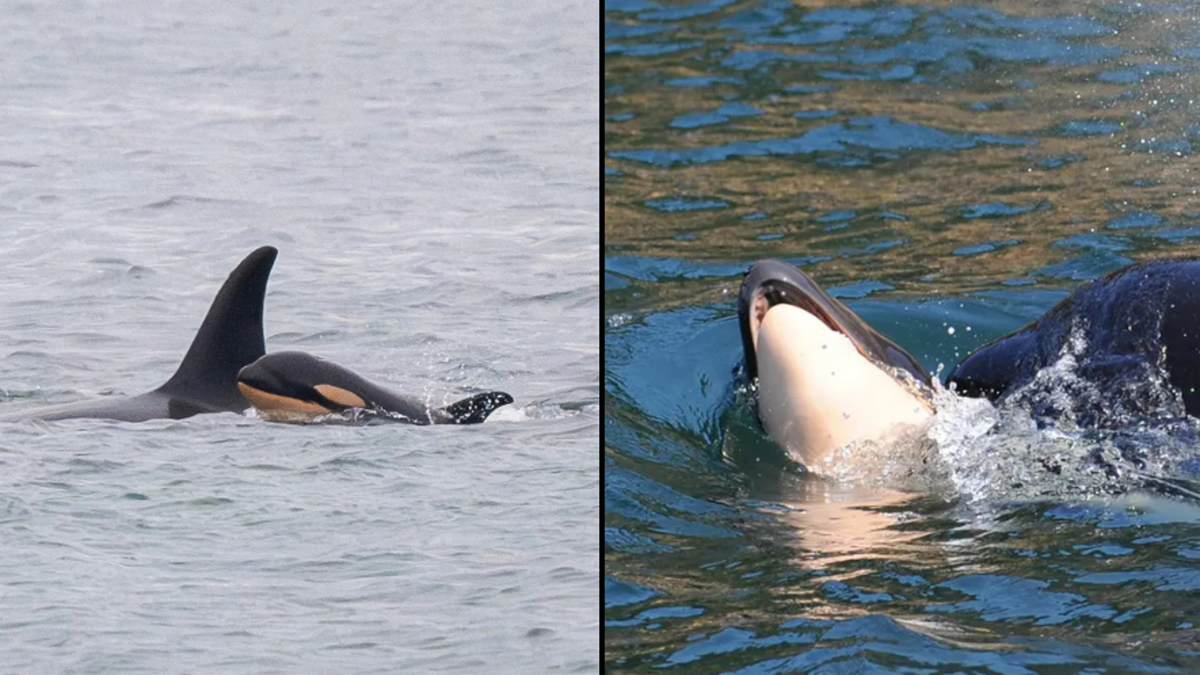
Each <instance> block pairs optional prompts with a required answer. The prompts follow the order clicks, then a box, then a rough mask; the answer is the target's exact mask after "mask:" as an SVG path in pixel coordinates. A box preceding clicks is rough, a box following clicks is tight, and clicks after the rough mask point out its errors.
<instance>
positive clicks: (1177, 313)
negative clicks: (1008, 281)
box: [948, 259, 1200, 427]
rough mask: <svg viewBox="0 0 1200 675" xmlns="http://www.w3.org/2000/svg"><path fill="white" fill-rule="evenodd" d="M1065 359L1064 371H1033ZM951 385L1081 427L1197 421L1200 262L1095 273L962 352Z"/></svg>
mask: <svg viewBox="0 0 1200 675" xmlns="http://www.w3.org/2000/svg"><path fill="white" fill-rule="evenodd" d="M1064 358H1069V361H1070V363H1069V364H1068V365H1069V366H1070V367H1069V368H1067V369H1065V370H1063V372H1055V373H1052V374H1053V375H1054V376H1053V377H1045V376H1043V377H1042V378H1039V377H1038V375H1039V373H1041V372H1042V371H1043V369H1045V368H1047V367H1050V366H1053V365H1054V364H1056V363H1060V362H1062V361H1063V359H1064ZM948 382H949V384H950V385H951V386H952V387H953V388H954V389H955V390H956V391H957V392H958V393H959V394H963V395H966V396H976V397H987V398H989V399H992V400H994V401H997V400H1003V399H1007V398H1009V397H1012V396H1014V395H1016V396H1022V397H1024V398H1023V399H1022V400H1023V402H1025V403H1029V404H1031V406H1032V408H1033V412H1034V413H1035V415H1037V416H1038V417H1041V418H1049V417H1059V416H1062V415H1070V416H1072V417H1073V418H1074V420H1075V421H1076V422H1077V423H1078V424H1081V425H1083V426H1098V427H1107V426H1123V425H1127V424H1131V423H1140V422H1145V421H1148V420H1154V419H1160V420H1163V419H1168V420H1169V419H1172V418H1181V417H1183V415H1184V414H1187V415H1191V416H1192V417H1200V259H1170V260H1155V261H1151V262H1145V263H1140V264H1134V265H1130V266H1128V267H1124V268H1122V269H1119V270H1117V271H1115V272H1112V273H1111V274H1108V275H1107V276H1104V277H1102V278H1099V279H1095V280H1093V281H1091V282H1089V283H1087V284H1085V285H1084V286H1081V287H1080V288H1078V289H1076V290H1075V291H1074V292H1073V293H1071V294H1070V295H1069V296H1067V298H1065V299H1064V300H1062V301H1061V302H1059V303H1058V304H1057V305H1055V306H1054V307H1052V308H1051V309H1050V310H1049V311H1048V312H1046V313H1045V314H1043V315H1042V316H1041V317H1040V318H1038V319H1037V320H1035V321H1034V322H1032V323H1030V324H1029V325H1027V326H1025V327H1024V328H1021V329H1018V330H1016V331H1013V332H1012V333H1009V334H1008V335H1005V336H1003V337H1001V338H999V339H997V340H994V341H992V342H990V343H988V344H986V345H984V346H982V347H980V348H978V349H976V350H975V351H973V352H971V353H970V354H968V355H967V357H966V358H964V359H963V360H962V361H961V362H960V363H959V364H958V365H957V366H955V367H954V370H953V371H951V373H950V377H949V379H948ZM1042 394H1049V395H1042Z"/></svg>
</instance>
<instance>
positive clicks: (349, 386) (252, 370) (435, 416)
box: [238, 352, 513, 424]
mask: <svg viewBox="0 0 1200 675" xmlns="http://www.w3.org/2000/svg"><path fill="white" fill-rule="evenodd" d="M238 380H239V381H240V382H242V383H243V384H246V385H248V386H250V387H254V388H255V389H258V390H259V391H263V392H266V393H268V394H274V395H276V396H282V397H285V398H292V399H297V400H300V401H304V402H307V403H315V404H317V405H320V406H323V407H325V408H327V409H329V410H331V411H335V412H340V411H343V410H347V409H348V407H347V406H345V405H342V404H340V403H338V402H337V401H333V400H330V399H328V398H326V397H325V396H324V395H322V394H321V392H320V391H318V390H317V389H316V388H315V387H316V386H317V385H322V384H326V385H332V386H334V387H338V388H339V389H345V390H346V391H349V392H351V393H353V394H355V395H357V396H358V397H359V398H361V399H363V401H364V402H365V403H366V407H365V409H367V410H373V411H375V412H381V413H390V414H387V415H385V416H384V418H385V419H393V420H396V421H399V422H409V423H412V424H478V423H480V422H483V421H484V420H485V419H487V417H488V415H490V414H491V413H492V411H494V410H495V409H496V408H499V407H500V406H502V405H508V404H509V403H512V402H513V397H512V396H509V395H508V394H506V393H504V392H502V391H490V392H486V393H483V394H476V395H474V396H471V397H470V398H466V399H463V400H461V401H458V402H456V403H452V404H450V405H448V406H446V407H445V408H429V407H428V406H427V405H425V403H424V402H422V401H420V400H418V399H415V398H411V397H407V396H402V395H400V394H397V393H395V392H392V391H389V390H387V389H384V388H383V387H380V386H379V385H377V384H374V383H372V382H369V381H368V380H365V379H363V378H362V377H360V376H359V375H357V374H355V373H353V372H351V371H349V370H346V369H345V368H343V367H341V366H339V365H337V364H335V363H330V362H328V361H325V360H324V359H319V358H317V357H315V356H312V355H311V354H305V353H303V352H276V353H274V354H268V355H266V356H264V357H262V358H260V359H258V360H257V361H255V362H254V363H252V364H250V365H248V366H246V367H245V368H243V369H242V371H241V373H239V374H238Z"/></svg>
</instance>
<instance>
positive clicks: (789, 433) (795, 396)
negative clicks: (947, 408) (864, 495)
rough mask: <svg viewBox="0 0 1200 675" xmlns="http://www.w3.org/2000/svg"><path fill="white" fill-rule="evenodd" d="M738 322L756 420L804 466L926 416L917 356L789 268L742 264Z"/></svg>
mask: <svg viewBox="0 0 1200 675" xmlns="http://www.w3.org/2000/svg"><path fill="white" fill-rule="evenodd" d="M738 323H739V325H740V327H741V333H742V350H743V352H744V355H745V374H746V377H747V378H748V379H749V380H750V381H751V382H753V381H754V380H755V379H757V380H758V405H757V409H758V417H759V420H760V421H761V422H762V424H763V427H764V428H765V429H766V431H767V433H768V435H770V437H771V439H772V440H774V441H775V443H776V444H778V445H779V446H781V447H783V448H784V449H785V450H786V451H788V452H789V454H791V456H792V457H793V458H794V459H796V460H797V461H798V462H800V463H801V464H803V465H805V466H809V467H812V466H815V465H818V464H819V463H820V462H821V461H822V460H824V459H825V458H826V457H828V455H829V453H830V452H832V451H833V450H836V449H837V448H840V447H843V446H845V445H847V444H848V443H851V442H853V441H865V440H875V439H879V438H881V437H883V436H884V435H885V434H886V433H887V432H888V431H889V430H890V429H892V428H893V427H894V426H895V425H898V424H920V423H921V422H923V421H924V420H926V419H927V418H928V417H929V416H930V415H931V414H932V413H933V408H932V403H931V401H930V398H931V390H930V389H929V386H930V382H931V380H930V378H929V375H928V373H926V372H925V370H924V369H923V368H922V367H921V365H920V364H919V363H917V360H916V359H914V358H913V357H912V356H911V355H910V354H909V353H908V352H906V351H904V349H902V348H901V347H900V346H899V345H897V344H896V343H895V342H892V341H891V340H889V339H888V338H887V337H884V336H883V335H881V334H880V333H879V332H878V331H876V330H875V329H874V328H872V327H871V326H870V325H868V324H867V323H866V322H865V321H863V320H862V319H860V318H859V317H858V315H856V314H855V313H854V312H853V311H851V310H850V308H848V307H846V306H845V305H843V304H842V303H841V302H839V301H838V300H836V299H835V298H833V297H831V296H830V295H829V294H828V293H826V292H825V291H824V290H823V289H822V288H821V287H820V286H818V285H817V284H816V283H815V282H814V281H813V280H812V279H810V278H809V277H808V275H806V274H804V273H803V272H801V271H800V270H799V269H797V268H795V267H793V266H792V265H789V264H787V263H784V262H780V261H777V260H763V261H760V262H758V263H755V264H754V266H753V267H751V268H750V271H749V272H748V273H747V274H746V277H745V279H744V280H743V281H742V288H741V293H740V294H739V296H738Z"/></svg>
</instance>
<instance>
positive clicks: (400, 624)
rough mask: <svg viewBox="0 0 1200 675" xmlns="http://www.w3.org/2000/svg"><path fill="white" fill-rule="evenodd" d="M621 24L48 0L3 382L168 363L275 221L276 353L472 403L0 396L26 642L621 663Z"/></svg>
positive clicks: (16, 14) (2, 391)
mask: <svg viewBox="0 0 1200 675" xmlns="http://www.w3.org/2000/svg"><path fill="white" fill-rule="evenodd" d="M596 36H597V19H596V16H595V13H594V10H593V9H592V8H591V7H588V6H584V5H582V4H580V3H567V4H563V3H551V2H539V1H535V2H532V3H521V4H519V5H511V6H509V5H498V4H497V5H493V4H491V3H477V4H476V5H472V4H468V3H438V4H436V5H433V4H428V3H399V4H397V3H383V4H374V5H362V6H343V5H342V4H340V3H321V2H301V3H289V4H283V5H271V6H260V5H259V4H258V3H238V4H235V5H230V4H221V5H203V6H200V5H189V4H186V3H165V4H164V3H94V4H74V3H72V4H64V5H57V4H55V5H49V4H47V5H40V4H38V5H34V4H29V5H21V6H14V7H12V8H11V9H10V10H9V11H7V16H6V20H5V21H4V22H3V23H2V24H0V47H2V48H3V53H4V54H5V55H6V56H5V58H4V59H3V60H2V61H0V134H3V136H4V137H5V138H6V139H7V140H6V143H5V146H4V148H3V149H0V237H2V239H0V241H2V242H3V245H0V410H5V411H7V410H14V409H18V408H20V407H22V406H38V405H44V404H50V403H59V402H68V401H73V400H82V399H90V398H99V397H104V396H114V395H131V394H137V393H140V392H142V391H146V390H148V389H152V388H154V387H156V386H158V385H159V384H161V383H162V382H163V381H165V380H166V379H167V377H169V376H170V374H171V373H172V372H173V370H174V368H175V366H176V365H177V364H178V362H179V360H180V359H181V358H182V356H183V353H184V352H185V351H186V349H187V347H188V344H189V343H190V341H191V339H192V336H193V334H194V332H195V330H196V329H197V328H198V327H199V324H200V321H201V319H202V318H203V317H204V313H205V312H206V311H207V308H208V304H209V303H210V302H211V300H212V298H213V296H214V294H215V293H216V290H217V288H218V287H219V286H220V284H221V282H222V281H224V278H225V275H226V274H228V273H229V271H230V270H232V269H233V267H234V266H235V265H236V264H237V263H238V262H239V261H240V260H241V259H242V257H243V256H245V255H246V254H247V253H249V252H250V251H252V250H253V249H255V248H256V247H258V246H261V245H272V246H275V247H277V248H278V249H279V250H280V254H279V259H278V261H277V262H276V265H275V270H274V272H273V273H272V276H271V281H270V283H269V285H268V291H267V298H266V318H265V324H266V325H265V329H266V337H267V349H268V351H280V350H285V349H296V350H302V351H308V352H311V353H314V354H317V355H319V356H322V357H324V358H327V359H329V360H332V361H334V362H336V363H339V364H342V365H344V366H346V367H349V368H351V369H352V370H355V371H356V372H358V373H360V374H362V375H364V376H365V377H367V378H369V379H372V380H375V381H377V382H380V383H383V384H386V385H389V386H391V387H393V388H395V389H397V390H399V391H401V392H404V393H406V394H413V395H419V396H423V397H425V398H426V399H427V400H428V401H429V402H430V403H431V404H442V403H446V402H450V401H454V400H457V399H458V398H462V397H464V396H467V395H469V394H472V393H475V392H478V391H484V390H490V389H496V390H503V391H508V392H510V393H511V394H512V395H513V396H514V397H515V399H516V402H515V403H514V404H513V405H511V406H508V407H506V408H503V409H501V410H499V411H498V412H496V413H494V414H493V415H492V417H491V418H490V419H489V420H488V422H487V423H486V424H483V425H480V426H475V427H428V428H418V427H411V426H405V425H384V426H370V427H352V426H293V425H280V424H271V423H267V422H263V421H261V420H258V419H254V418H252V417H243V416H238V415H235V414H221V415H205V416H199V417H195V418H191V419H188V420H183V421H171V420H160V421H152V422H147V423H143V424H128V423H119V422H111V421H104V420H73V421H64V422H53V423H42V422H22V423H16V424H4V425H0V528H3V541H4V546H3V548H2V549H0V626H2V627H3V628H2V629H0V670H2V671H4V672H35V671H39V672H152V673H162V672H235V673H242V672H244V673H263V672H289V673H291V672H347V673H348V672H455V673H458V672H489V673H495V672H521V673H525V672H564V671H565V672H576V671H578V672H588V671H595V670H596V669H597V668H598V659H597V652H598V646H599V637H598V634H599V633H598V631H599V628H598V621H597V615H598V607H597V605H598V598H597V591H596V589H597V588H598V577H599V572H598V567H599V555H598V551H597V543H596V542H597V541H598V529H599V528H598V520H599V518H598V513H597V512H598V504H599V494H598V493H599V489H598V485H599V472H598V468H597V465H596V461H595V448H596V444H597V440H598V436H599V424H598V418H599V410H598V408H599V403H598V400H599V392H598V389H599V386H598V379H599V357H598V354H599V349H598V338H597V334H596V330H595V315H596V308H597V306H598V303H599V292H598V284H597V275H596V272H595V267H594V264H595V263H594V261H595V258H596V254H597V249H598V234H597V232H598V228H597V225H596V224H597V220H598V217H599V216H598V208H597V205H598V199H597V193H598V186H597V181H596V175H595V170H594V168H593V162H594V157H595V156H596V154H597V150H598V148H597V143H598V140H597V138H596V134H595V124H596V121H597V119H598V117H599V113H598V103H597V96H596V92H597V89H598V71H599V69H598V64H597V60H598V51H597V50H596Z"/></svg>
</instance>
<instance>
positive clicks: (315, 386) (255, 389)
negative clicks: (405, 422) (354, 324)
mask: <svg viewBox="0 0 1200 675" xmlns="http://www.w3.org/2000/svg"><path fill="white" fill-rule="evenodd" d="M340 370H341V369H340V368H338V367H337V366H335V365H334V364H332V363H329V362H327V361H324V360H322V359H319V358H317V357H315V356H312V355H311V354H305V353H303V352H276V353H274V354H267V355H265V356H263V357H261V358H259V359H258V360H257V361H255V362H254V363H251V364H250V365H248V366H246V367H244V368H242V369H241V371H239V372H238V376H237V386H238V390H239V391H240V392H241V394H242V396H245V397H246V400H248V401H250V403H251V404H252V405H253V406H254V407H255V408H257V409H258V411H259V412H260V413H263V414H264V415H265V416H266V417H268V418H271V419H280V420H284V419H286V420H289V421H295V420H302V419H312V418H313V417H316V416H319V415H327V414H329V413H333V412H341V411H343V410H347V409H350V408H370V407H372V406H371V404H370V403H368V402H367V401H366V400H364V399H363V397H362V396H360V395H358V394H356V393H354V392H353V391H351V390H350V389H347V388H346V384H345V383H344V382H341V381H340V380H342V379H344V378H343V377H341V374H340V373H339V371H340ZM331 380H333V381H337V383H336V384H335V383H333V382H331Z"/></svg>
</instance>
